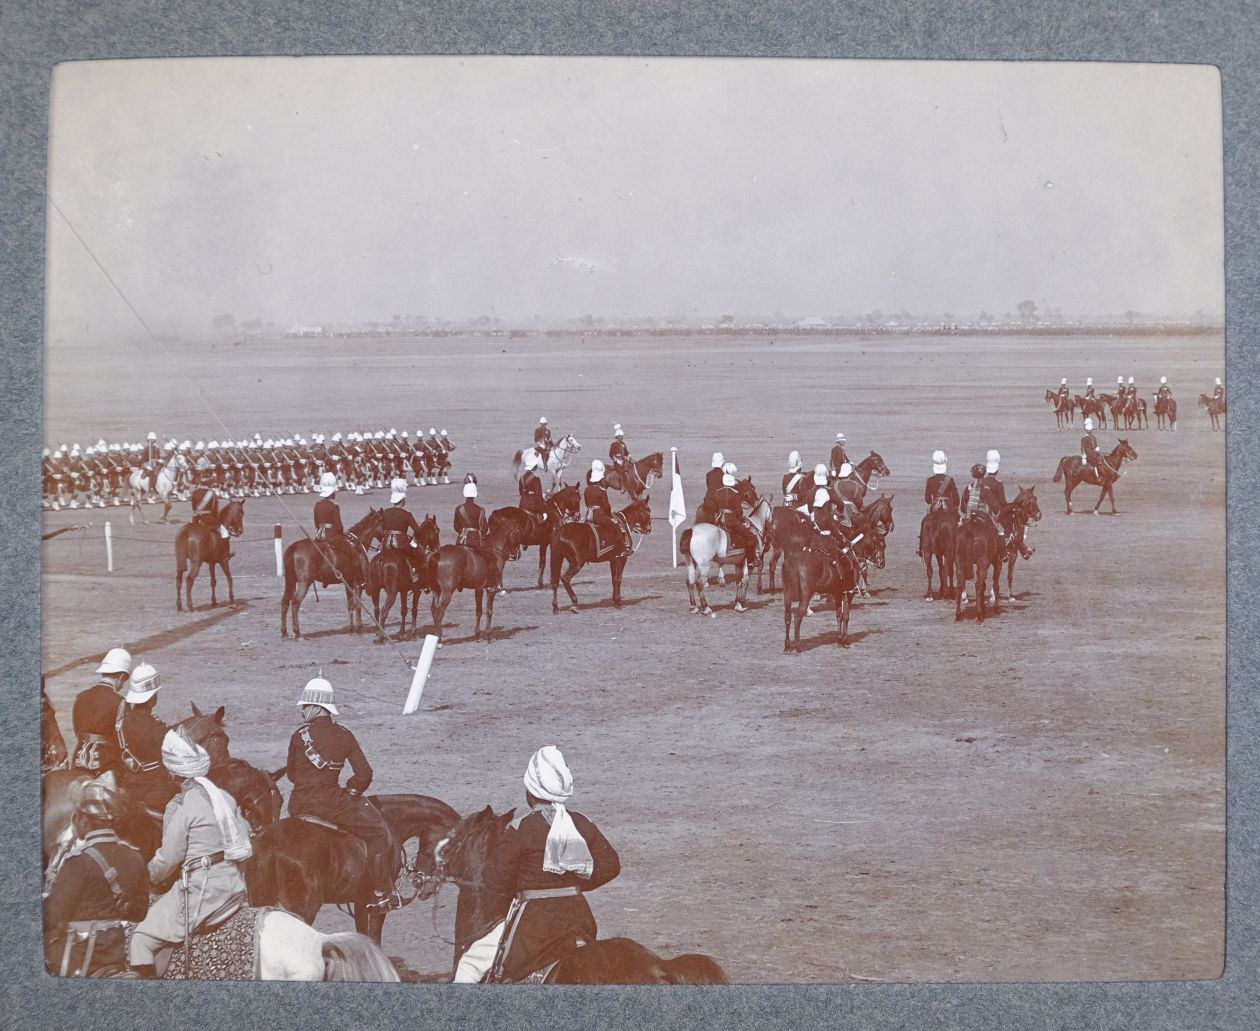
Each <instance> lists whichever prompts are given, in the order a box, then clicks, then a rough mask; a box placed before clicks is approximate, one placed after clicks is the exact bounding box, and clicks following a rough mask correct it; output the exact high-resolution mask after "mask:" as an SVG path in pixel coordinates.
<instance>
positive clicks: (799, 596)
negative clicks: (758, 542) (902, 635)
mask: <svg viewBox="0 0 1260 1031" xmlns="http://www.w3.org/2000/svg"><path fill="white" fill-rule="evenodd" d="M829 511H830V515H829V516H828V517H827V518H828V521H829V526H830V528H831V532H832V533H833V534H842V528H841V525H840V519H839V515H838V513H837V511H836V510H835V509H830V510H829ZM842 536H843V534H842ZM884 552H885V541H884V530H883V524H882V523H878V522H871V523H870V524H869V526H867V527H866V528H865V529H861V530H860V531H859V532H857V533H855V534H854V535H853V537H852V538H851V540H850V542H849V543H848V544H847V545H846V546H845V547H844V551H843V553H842V554H841V556H840V561H839V565H838V567H837V565H836V564H835V563H833V562H832V558H831V555H830V554H828V553H827V552H826V551H825V550H823V549H822V548H821V547H820V546H819V545H817V544H806V545H805V546H803V547H801V548H798V549H797V550H795V551H790V552H788V553H787V557H786V558H785V559H784V561H783V651H784V652H785V653H792V652H795V653H796V654H798V655H799V654H800V651H801V620H802V619H803V618H804V617H805V615H806V614H807V613H808V612H809V611H810V608H809V605H810V602H811V601H812V600H813V597H814V595H815V594H822V595H826V596H829V597H830V598H831V599H832V600H833V601H834V602H835V606H836V644H837V645H838V646H839V647H841V648H848V647H849V613H850V612H851V610H852V608H853V595H854V593H855V592H856V591H857V587H858V581H859V580H860V578H861V576H862V573H863V569H862V567H863V565H864V563H865V562H866V561H867V560H874V562H875V564H876V565H877V566H879V567H881V568H882V567H883V565H884Z"/></svg>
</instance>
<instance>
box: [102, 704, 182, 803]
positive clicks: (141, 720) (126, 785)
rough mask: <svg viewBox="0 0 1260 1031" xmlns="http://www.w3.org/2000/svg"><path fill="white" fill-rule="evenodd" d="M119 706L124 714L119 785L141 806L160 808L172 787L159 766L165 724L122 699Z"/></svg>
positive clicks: (168, 796) (165, 773) (119, 739)
mask: <svg viewBox="0 0 1260 1031" xmlns="http://www.w3.org/2000/svg"><path fill="white" fill-rule="evenodd" d="M120 704H121V705H122V706H123V713H122V722H121V724H120V725H119V734H118V747H119V749H120V750H121V751H122V765H121V767H120V768H119V770H118V786H119V787H120V788H122V790H123V791H125V792H127V794H129V795H131V796H132V797H133V798H135V799H136V800H138V801H140V802H142V803H143V804H144V805H147V806H150V807H152V808H159V807H161V806H162V805H165V804H166V801H167V800H168V799H169V798H170V797H171V792H172V791H173V790H174V788H175V784H174V781H173V780H172V779H171V775H170V774H169V773H168V772H167V771H166V767H165V766H163V765H162V739H163V738H164V737H166V729H167V728H166V724H165V723H163V722H162V721H161V720H159V719H158V718H157V717H156V716H154V715H153V713H151V712H149V711H148V710H147V709H141V708H137V707H136V706H134V705H127V703H126V702H122V701H121V700H120ZM115 718H117V717H115ZM136 767H139V768H136Z"/></svg>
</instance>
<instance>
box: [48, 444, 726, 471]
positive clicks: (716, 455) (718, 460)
mask: <svg viewBox="0 0 1260 1031" xmlns="http://www.w3.org/2000/svg"><path fill="white" fill-rule="evenodd" d="M61 446H62V447H65V445H64V444H62V445H61ZM725 461H726V459H725V458H723V457H722V452H721V451H714V452H713V468H714V469H721V468H722V463H723V462H725Z"/></svg>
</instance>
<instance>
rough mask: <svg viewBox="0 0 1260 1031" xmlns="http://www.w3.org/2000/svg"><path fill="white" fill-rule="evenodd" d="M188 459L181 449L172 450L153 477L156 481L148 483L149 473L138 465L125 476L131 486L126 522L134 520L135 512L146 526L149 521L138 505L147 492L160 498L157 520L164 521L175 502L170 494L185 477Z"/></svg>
mask: <svg viewBox="0 0 1260 1031" xmlns="http://www.w3.org/2000/svg"><path fill="white" fill-rule="evenodd" d="M187 473H188V459H187V458H185V457H184V454H183V452H182V451H176V452H174V453H173V454H172V455H171V457H170V458H169V459H167V461H166V464H165V465H163V466H162V467H161V468H160V469H159V470H158V473H157V476H156V477H155V480H156V482H154V483H152V484H150V483H149V479H150V477H149V474H148V473H146V472H145V471H144V469H143V468H141V467H140V466H136V468H134V469H132V470H131V474H130V475H129V476H128V477H127V483H128V485H129V486H130V487H131V508H130V510H129V511H128V513H127V520H128V522H131V523H134V522H135V521H136V513H137V512H139V513H140V522H142V523H144V524H145V525H146V526H147V525H148V523H149V521H148V520H147V519H145V517H144V509H142V508H141V507H140V499H141V498H142V497H143V496H144V495H145V494H148V493H153V494H156V495H157V496H158V497H159V498H161V499H162V506H163V507H162V518H161V519H160V520H159V522H163V523H165V522H166V521H167V520H168V518H169V517H170V514H171V505H173V504H174V503H175V502H174V500H172V498H171V495H172V494H174V493H175V491H176V488H178V487H179V485H180V483H181V481H182V480H183V479H186V478H187Z"/></svg>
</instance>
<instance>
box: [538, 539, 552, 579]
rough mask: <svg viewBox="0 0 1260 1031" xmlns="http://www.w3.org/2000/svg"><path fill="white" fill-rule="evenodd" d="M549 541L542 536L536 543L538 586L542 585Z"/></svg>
mask: <svg viewBox="0 0 1260 1031" xmlns="http://www.w3.org/2000/svg"><path fill="white" fill-rule="evenodd" d="M549 543H550V542H549V541H548V540H547V538H546V537H545V536H544V537H543V539H542V540H541V541H539V543H538V586H539V587H540V588H541V587H542V585H543V570H544V569H546V568H547V546H548V544H549Z"/></svg>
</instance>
